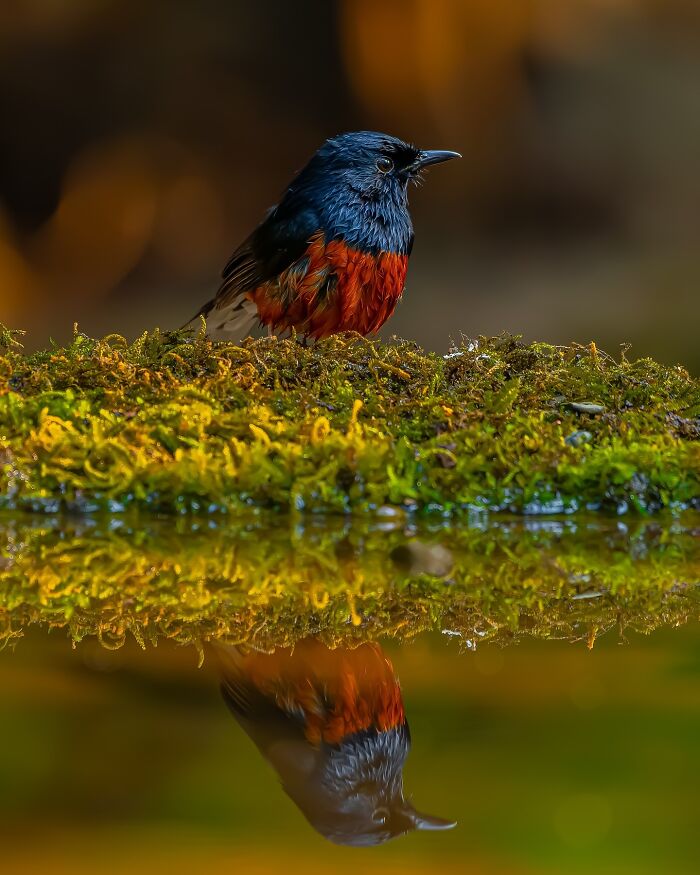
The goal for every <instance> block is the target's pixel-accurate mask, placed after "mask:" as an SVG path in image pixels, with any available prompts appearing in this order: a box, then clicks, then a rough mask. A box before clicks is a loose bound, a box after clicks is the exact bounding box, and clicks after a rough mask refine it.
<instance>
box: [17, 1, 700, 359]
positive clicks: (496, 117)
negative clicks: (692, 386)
mask: <svg viewBox="0 0 700 875" xmlns="http://www.w3.org/2000/svg"><path fill="white" fill-rule="evenodd" d="M698 95H700V4H698V2H697V0H566V2H562V0H335V2H330V0H300V2H296V3H286V2H281V0H264V2H257V3H252V2H244V0H199V2H197V3H192V2H190V0H148V2H147V3H144V2H141V0H71V2H70V3H66V2H61V0H3V3H2V4H1V5H0V118H2V120H3V123H2V125H1V126H0V321H2V322H4V323H6V324H9V325H12V326H14V327H21V328H25V329H27V330H28V332H29V335H28V339H27V340H28V346H29V347H30V348H31V347H36V346H39V345H43V344H45V343H46V342H47V341H48V339H49V338H54V339H56V340H59V341H61V340H65V339H66V338H67V337H68V336H69V335H70V332H71V330H72V324H73V322H74V321H78V322H79V323H80V327H81V328H82V329H83V330H84V331H86V332H88V333H91V334H99V333H107V332H121V333H125V334H127V335H129V336H134V335H136V334H138V333H139V332H140V331H142V330H144V329H146V328H152V327H154V326H155V325H159V326H161V327H163V328H173V327H177V326H179V325H180V324H182V323H183V322H184V321H185V320H186V319H187V318H189V317H190V316H191V315H192V314H193V313H194V311H195V310H196V309H197V308H198V307H199V305H200V304H201V303H202V302H203V301H204V300H205V299H206V298H207V297H208V296H210V295H211V293H212V292H213V290H214V289H215V287H216V285H217V279H218V274H219V272H220V270H221V267H222V266H223V264H224V263H225V261H226V260H227V258H228V255H229V254H230V252H231V251H232V249H233V248H234V247H235V245H236V244H237V243H238V242H239V241H240V240H241V238H242V237H244V236H245V235H246V234H247V233H248V232H249V231H250V230H251V228H252V227H253V226H254V225H255V224H256V223H257V222H258V221H259V220H260V218H261V217H262V215H263V213H264V210H265V209H266V208H267V207H268V206H269V205H270V204H272V203H274V202H275V200H276V198H277V197H278V194H279V193H280V191H281V189H282V188H283V187H284V185H285V183H286V182H287V181H288V180H289V178H290V177H291V175H292V173H293V172H294V171H295V170H297V169H298V168H299V167H300V166H301V165H303V163H304V162H305V161H306V159H307V158H308V157H309V155H310V154H311V153H312V152H313V151H314V150H315V148H316V147H317V146H318V145H319V144H320V142H321V141H322V140H323V139H324V138H325V137H327V136H329V135H332V134H334V133H337V132H340V131H344V130H352V129H360V128H370V129H379V130H384V131H387V132H389V133H392V134H395V135H398V136H401V137H403V138H406V139H409V140H412V141H414V142H416V143H418V144H420V145H422V146H424V147H433V148H450V149H457V150H459V151H460V152H462V154H463V155H464V160H463V161H461V162H458V163H456V164H454V165H450V166H449V167H446V168H440V169H439V170H436V171H435V172H434V173H432V174H431V175H430V177H429V179H428V182H427V184H426V185H425V186H424V187H423V188H422V189H420V190H416V191H413V192H412V206H413V215H414V220H415V225H416V231H417V241H416V247H415V249H414V256H413V259H412V266H411V270H410V272H409V282H408V287H407V293H406V296H405V298H404V301H403V303H402V304H401V306H400V308H399V310H398V311H397V314H396V315H395V317H394V318H393V319H392V320H391V322H390V323H389V326H388V332H387V333H389V334H392V333H398V334H402V335H405V336H412V337H415V338H416V339H418V340H419V342H421V343H422V344H423V345H425V346H427V347H429V348H433V349H436V350H440V351H444V350H446V349H447V347H448V344H449V338H450V336H452V337H457V338H458V337H459V334H460V332H464V333H466V334H467V335H469V336H475V335H478V334H482V333H483V334H492V333H498V332H500V331H503V330H508V331H512V332H516V333H522V334H524V335H525V336H526V337H527V338H531V339H535V338H536V339H540V340H547V341H552V342H567V341H570V340H577V341H580V342H587V341H589V340H591V339H595V340H596V341H597V342H598V343H599V344H600V345H602V346H604V347H606V348H608V349H609V350H610V351H612V352H614V351H616V349H617V347H618V345H619V343H621V342H623V341H630V342H632V344H633V353H636V354H638V355H641V354H650V355H654V356H656V357H658V358H660V359H662V360H664V361H668V362H676V361H682V362H684V363H686V364H687V365H688V366H689V367H690V368H691V369H693V370H695V371H696V372H697V371H700V344H698V342H697V335H698V319H699V317H700V295H699V294H698V286H699V284H700V246H699V245H698V242H699V241H698V234H699V231H698V229H699V228H700V172H699V170H698V156H699V155H700V112H698Z"/></svg>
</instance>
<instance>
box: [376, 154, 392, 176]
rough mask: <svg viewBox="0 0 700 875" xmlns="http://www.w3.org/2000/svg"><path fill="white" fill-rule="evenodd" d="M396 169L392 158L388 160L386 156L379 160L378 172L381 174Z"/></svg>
mask: <svg viewBox="0 0 700 875" xmlns="http://www.w3.org/2000/svg"><path fill="white" fill-rule="evenodd" d="M393 169H394V162H393V161H392V160H391V158H387V156H386V155H382V157H381V158H377V170H378V171H379V172H380V173H389V171H390V170H393Z"/></svg>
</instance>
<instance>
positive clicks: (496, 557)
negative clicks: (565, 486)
mask: <svg viewBox="0 0 700 875" xmlns="http://www.w3.org/2000/svg"><path fill="white" fill-rule="evenodd" d="M698 522H699V521H698V520H697V519H695V524H696V525H697V524H698ZM691 523H692V521H691V520H688V521H686V522H685V523H684V524H683V525H681V523H675V524H674V526H673V528H671V529H662V528H661V527H658V526H656V525H652V524H650V523H642V522H640V523H638V524H637V526H636V527H632V528H631V529H628V528H627V527H624V526H621V525H618V524H615V523H608V524H602V523H592V522H590V521H588V522H581V523H577V524H574V523H573V522H572V521H565V522H560V521H552V522H549V523H544V524H540V525H539V526H534V524H525V525H523V524H519V523H515V522H503V523H501V524H499V525H498V526H493V525H492V526H489V527H487V528H478V527H477V528H461V529H456V530H455V529H436V530H434V531H433V532H432V533H430V532H424V533H422V535H421V536H420V541H421V543H428V544H430V543H431V542H432V543H442V544H446V545H448V546H449V549H450V550H451V552H452V555H453V560H454V564H453V567H452V569H451V571H450V572H449V577H448V578H447V579H440V578H436V577H429V576H428V575H426V574H425V573H422V572H421V571H420V570H416V569H415V568H411V567H410V563H409V565H408V566H407V564H406V561H405V559H406V554H407V553H408V552H409V551H407V550H405V549H402V550H401V551H397V550H396V549H395V548H396V547H398V546H404V545H405V544H406V537H405V535H404V533H403V532H402V530H401V529H399V528H396V529H395V530H388V531H387V529H386V526H385V525H382V526H380V527H375V528H371V527H368V526H358V525H353V526H352V527H346V526H345V525H344V524H343V523H342V522H341V521H340V520H338V521H337V522H336V524H335V525H334V526H333V527H331V528H329V527H328V526H324V527H322V528H321V527H317V526H313V527H311V528H310V529H307V530H306V531H303V530H301V529H298V528H295V527H294V526H290V527H288V528H273V529H260V528H254V527H251V528H249V529H245V528H241V529H239V530H238V531H233V530H231V529H230V528H229V527H214V528H212V527H211V524H209V525H207V524H206V523H204V524H202V523H192V522H187V521H186V520H184V519H178V520H175V521H171V522H168V523H165V522H158V521H153V520H152V521H151V522H146V523H144V521H143V520H137V521H136V524H135V525H134V526H133V528H130V527H129V525H128V524H127V522H126V521H122V522H115V520H114V519H108V520H106V521H104V522H103V523H101V522H99V521H97V522H95V521H93V522H91V523H87V522H76V521H73V522H66V521H61V520H59V519H56V518H54V519H51V518H47V517H40V518H38V521H37V520H34V521H32V522H29V523H28V522H23V523H21V524H20V523H17V522H14V523H13V522H6V523H4V525H3V526H2V531H3V539H2V541H1V542H0V543H2V551H1V552H0V640H11V639H12V638H14V637H15V636H17V635H21V633H22V631H23V630H24V629H25V628H26V627H27V626H29V625H30V624H34V623H41V624H43V625H45V626H48V627H51V628H61V629H66V630H67V631H68V633H69V635H70V636H71V637H72V639H73V640H80V639H81V638H83V637H84V636H87V635H97V636H99V637H100V639H101V640H102V642H103V643H104V644H105V645H106V646H109V647H117V646H120V645H121V644H122V643H123V641H124V640H125V638H126V637H127V636H128V635H133V636H134V637H135V638H136V639H137V640H138V641H140V642H142V643H144V642H146V641H151V642H153V643H155V642H156V641H157V639H158V638H160V637H166V638H171V639H174V640H176V641H179V642H182V643H188V642H192V643H195V644H198V645H199V646H201V643H202V642H205V641H207V640H213V639H217V640H218V639H222V640H228V641H233V642H245V643H248V644H253V645H255V646H257V647H262V648H267V647H271V646H273V645H280V644H289V643H291V642H293V641H296V640H298V639H299V638H301V637H303V636H306V635H309V634H318V635H321V636H322V637H323V638H324V639H325V640H327V641H328V642H331V643H340V642H350V641H353V640H360V639H364V638H368V637H369V638H373V637H378V636H396V637H400V638H409V637H411V636H413V635H415V634H417V633H418V632H420V631H423V630H425V629H430V628H436V627H437V628H441V629H444V630H445V631H446V633H448V634H454V635H455V636H456V637H457V636H458V637H459V638H460V639H461V640H462V641H463V642H470V643H469V644H468V645H467V646H473V644H474V642H478V641H480V640H491V639H495V640H499V641H509V640H513V639H514V638H517V637H518V636H519V635H522V634H529V635H534V636H537V637H543V638H547V637H563V638H569V639H579V638H583V639H584V640H592V639H593V638H594V637H595V636H596V634H598V633H600V632H602V631H604V630H606V629H609V628H611V627H619V629H620V630H624V629H626V628H629V629H638V630H642V631H649V630H651V629H653V628H655V627H657V626H660V625H669V624H677V623H680V622H684V621H685V620H687V619H688V618H698V617H699V616H700V603H699V601H698V589H697V587H698V585H700V539H698V538H697V529H696V530H695V531H693V530H692V529H690V528H689V525H690V524H691ZM392 553H393V556H394V557H396V556H397V554H401V558H402V562H401V563H397V562H396V560H395V559H394V558H392ZM424 553H425V550H422V551H421V552H420V553H418V556H419V558H420V556H421V555H423V554H424Z"/></svg>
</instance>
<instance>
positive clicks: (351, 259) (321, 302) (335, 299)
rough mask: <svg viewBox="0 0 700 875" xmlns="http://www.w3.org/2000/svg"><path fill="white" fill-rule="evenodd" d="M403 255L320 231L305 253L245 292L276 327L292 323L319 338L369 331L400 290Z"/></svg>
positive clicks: (289, 326) (381, 320)
mask: <svg viewBox="0 0 700 875" xmlns="http://www.w3.org/2000/svg"><path fill="white" fill-rule="evenodd" d="M407 269H408V256H407V255H400V254H397V253H394V252H379V253H377V254H376V255H372V254H370V253H365V252H360V251H359V250H357V249H353V248H351V247H349V246H347V245H346V244H345V243H343V242H342V241H341V240H332V241H331V242H330V243H325V241H324V238H323V235H322V234H319V235H317V236H316V237H314V238H313V239H312V240H311V242H310V243H309V246H308V248H307V250H306V253H305V255H304V256H303V258H302V259H300V260H299V261H298V262H295V263H294V264H293V265H291V266H290V267H289V268H287V270H286V271H284V272H283V273H282V274H280V276H279V277H276V278H275V279H274V280H271V281H269V282H267V283H265V284H264V285H261V286H259V287H258V288H257V289H255V290H254V291H253V292H251V294H250V298H251V299H252V300H254V301H255V303H256V305H257V307H258V314H259V316H260V321H261V322H262V323H263V324H264V325H269V326H271V327H272V328H273V329H275V330H277V331H284V330H289V329H292V328H294V329H295V330H296V331H297V332H298V333H300V334H304V335H308V336H310V337H314V338H317V339H320V338H322V337H327V336H328V335H330V334H334V333H336V332H338V331H357V332H359V333H360V334H374V333H375V332H377V331H379V329H380V328H381V327H382V325H383V324H384V323H385V322H386V320H387V319H388V318H389V317H390V316H391V314H392V313H393V312H394V309H395V307H396V305H397V303H398V302H399V300H400V298H401V295H402V293H403V289H404V284H405V282H406V271H407Z"/></svg>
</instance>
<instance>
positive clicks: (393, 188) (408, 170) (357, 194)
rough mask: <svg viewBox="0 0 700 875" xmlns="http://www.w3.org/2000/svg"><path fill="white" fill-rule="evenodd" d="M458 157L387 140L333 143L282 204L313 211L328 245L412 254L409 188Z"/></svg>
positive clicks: (372, 137) (360, 135)
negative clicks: (434, 168)
mask: <svg viewBox="0 0 700 875" xmlns="http://www.w3.org/2000/svg"><path fill="white" fill-rule="evenodd" d="M459 157H460V155H459V153H458V152H444V151H424V150H421V149H418V148H417V147H416V146H412V145H410V144H409V143H404V142H403V141H402V140H399V139H397V138H396V137H391V136H389V135H388V134H379V133H376V132H374V131H356V132H354V133H349V134H340V135H339V136H337V137H332V138H331V139H330V140H326V142H325V143H324V144H323V146H321V148H320V149H319V150H318V152H316V154H315V155H314V156H313V158H312V159H311V160H310V161H309V163H308V164H307V165H306V167H304V169H303V170H302V171H301V172H300V173H299V174H298V175H297V177H296V178H295V179H294V181H293V182H292V184H291V185H290V187H289V189H288V190H287V192H286V193H285V196H284V198H283V200H282V202H281V204H280V207H281V208H283V209H284V207H286V206H290V207H292V208H294V209H299V208H302V209H304V210H309V209H311V210H313V211H314V212H315V214H316V217H317V219H318V220H319V224H320V227H321V230H323V231H324V232H325V234H326V238H327V239H329V240H330V239H341V240H344V241H345V242H346V243H347V244H348V246H352V247H353V248H357V249H361V250H362V251H363V252H379V251H387V252H399V253H402V254H409V253H410V251H411V245H412V243H413V227H412V225H411V217H410V215H409V212H408V183H409V182H412V181H416V180H417V179H418V178H419V177H420V174H421V171H422V170H424V169H425V168H426V167H428V166H429V165H431V164H439V163H442V162H443V161H449V160H450V159H451V158H459Z"/></svg>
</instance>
